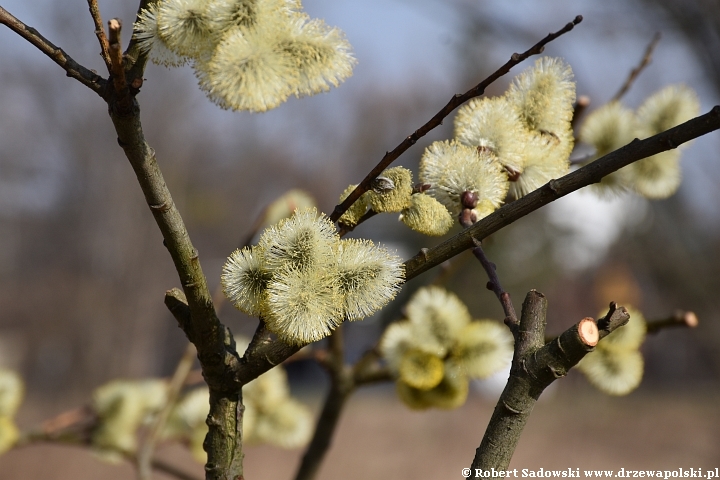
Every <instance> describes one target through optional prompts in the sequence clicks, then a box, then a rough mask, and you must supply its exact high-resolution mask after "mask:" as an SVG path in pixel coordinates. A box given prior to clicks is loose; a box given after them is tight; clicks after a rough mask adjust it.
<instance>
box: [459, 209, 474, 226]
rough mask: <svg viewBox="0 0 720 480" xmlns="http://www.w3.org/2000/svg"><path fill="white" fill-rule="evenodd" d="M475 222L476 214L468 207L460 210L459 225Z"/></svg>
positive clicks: (468, 224)
mask: <svg viewBox="0 0 720 480" xmlns="http://www.w3.org/2000/svg"><path fill="white" fill-rule="evenodd" d="M475 222H477V214H476V213H475V211H474V210H472V209H470V208H464V209H463V211H462V212H460V225H462V226H463V227H469V226H470V225H472V224H473V223H475Z"/></svg>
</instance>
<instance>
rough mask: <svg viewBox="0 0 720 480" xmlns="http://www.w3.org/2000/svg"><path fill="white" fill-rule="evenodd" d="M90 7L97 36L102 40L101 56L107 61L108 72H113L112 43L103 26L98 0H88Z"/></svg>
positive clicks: (99, 40)
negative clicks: (111, 60)
mask: <svg viewBox="0 0 720 480" xmlns="http://www.w3.org/2000/svg"><path fill="white" fill-rule="evenodd" d="M87 3H88V8H89V9H90V16H91V17H92V19H93V23H94V24H95V36H96V37H97V39H98V42H100V56H101V57H102V59H103V62H105V67H107V71H108V73H112V65H111V63H110V45H109V43H108V39H107V36H105V30H104V28H103V21H102V16H101V15H100V8H99V7H98V3H97V0H87Z"/></svg>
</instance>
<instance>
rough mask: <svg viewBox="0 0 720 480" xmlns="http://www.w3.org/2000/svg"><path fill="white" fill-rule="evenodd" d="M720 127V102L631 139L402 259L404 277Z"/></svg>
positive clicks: (415, 273) (409, 277) (448, 257)
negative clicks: (658, 130) (682, 120)
mask: <svg viewBox="0 0 720 480" xmlns="http://www.w3.org/2000/svg"><path fill="white" fill-rule="evenodd" d="M719 128H720V106H716V107H714V108H713V109H712V110H711V111H710V112H709V113H706V114H705V115H701V116H699V117H696V118H693V119H692V120H689V121H687V122H685V123H683V124H682V125H678V126H677V127H674V128H671V129H669V130H667V131H665V132H662V133H659V134H657V135H654V136H652V137H650V138H647V139H645V140H637V139H635V140H633V141H632V142H630V143H629V144H628V145H626V146H624V147H622V148H620V149H618V150H615V151H614V152H611V153H609V154H607V155H605V156H604V157H602V158H599V159H598V160H595V161H594V162H592V163H590V164H589V165H586V166H584V167H582V168H580V169H578V170H575V171H574V172H571V173H569V174H567V175H565V176H564V177H561V178H559V179H557V180H551V181H550V182H548V183H547V184H546V185H544V186H543V187H540V188H539V189H537V190H535V191H534V192H531V193H529V194H528V195H526V196H524V197H523V198H521V199H519V200H516V201H514V202H512V203H509V204H507V205H504V206H503V207H501V208H499V209H498V210H496V211H495V212H493V213H492V214H490V215H488V216H487V217H485V218H483V219H482V220H480V221H479V222H477V223H476V224H475V225H473V226H472V227H470V228H467V229H465V230H464V231H462V232H460V233H459V234H457V235H455V236H454V237H452V238H450V239H448V240H446V241H445V242H443V243H441V244H440V245H437V246H435V247H433V248H428V249H423V250H422V251H421V252H420V253H418V254H417V255H415V256H414V257H412V258H410V259H408V260H407V261H406V262H405V279H406V281H407V280H410V279H412V278H414V277H416V276H418V275H420V274H421V273H423V272H426V271H427V270H429V269H431V268H432V267H434V266H436V265H439V264H441V263H442V262H444V261H446V260H448V259H450V258H452V257H454V256H455V255H458V254H459V253H461V252H463V251H465V250H468V249H470V248H473V247H474V246H475V243H474V242H475V239H477V240H483V239H484V238H486V237H487V236H489V235H491V234H492V233H495V232H497V231H498V230H500V229H501V228H503V227H506V226H507V225H510V224H511V223H513V222H515V221H516V220H518V219H520V218H522V217H524V216H525V215H527V214H529V213H531V212H534V211H535V210H537V209H539V208H540V207H543V206H545V205H547V204H548V203H550V202H553V201H555V200H557V199H558V198H561V197H563V196H565V195H567V194H569V193H572V192H574V191H576V190H579V189H581V188H583V187H586V186H588V185H591V184H593V183H597V182H599V181H600V180H601V179H602V178H603V177H604V176H606V175H609V174H610V173H612V172H614V171H616V170H619V169H620V168H622V167H625V166H627V165H629V164H631V163H633V162H636V161H638V160H641V159H643V158H647V157H649V156H652V155H655V154H657V153H660V152H664V151H666V150H671V149H673V148H677V147H678V146H680V145H682V144H683V143H685V142H688V141H690V140H693V139H695V138H698V137H700V136H703V135H705V134H707V133H710V132H712V131H715V130H717V129H719Z"/></svg>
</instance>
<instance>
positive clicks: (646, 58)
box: [611, 32, 660, 102]
mask: <svg viewBox="0 0 720 480" xmlns="http://www.w3.org/2000/svg"><path fill="white" fill-rule="evenodd" d="M659 41H660V32H657V33H656V34H655V36H654V37H653V39H652V40H651V41H650V43H649V44H648V46H647V47H646V48H645V55H643V58H642V60H640V64H638V66H637V67H635V68H633V69H632V70H631V71H630V74H629V75H628V78H627V79H626V80H625V83H623V84H622V86H621V87H620V90H618V92H617V93H616V94H615V95H614V96H613V97H612V100H611V101H613V102H616V101H618V100H620V99H621V98H622V97H623V96H624V95H625V94H626V93H627V91H628V90H630V87H632V85H633V83H635V80H636V79H637V77H638V76H639V75H640V73H642V71H643V70H645V67H647V66H648V65H649V64H650V62H651V61H652V54H653V51H654V50H655V47H656V46H657V44H658V42H659Z"/></svg>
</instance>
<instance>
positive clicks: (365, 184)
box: [330, 15, 582, 222]
mask: <svg viewBox="0 0 720 480" xmlns="http://www.w3.org/2000/svg"><path fill="white" fill-rule="evenodd" d="M580 22H582V16H580V15H578V16H577V17H575V19H574V20H573V21H572V22H570V23H568V24H567V25H565V26H564V27H563V28H562V29H560V30H558V31H557V32H555V33H550V34H548V35H547V36H546V37H545V38H543V39H542V40H540V41H539V42H538V43H536V44H535V45H533V46H532V47H531V48H530V49H528V50H527V51H525V52H523V53H513V54H512V56H511V57H510V60H508V61H507V62H506V63H505V65H503V66H502V67H500V68H499V69H498V70H496V71H495V73H493V74H492V75H490V76H489V77H487V78H486V79H485V80H483V81H482V82H480V83H479V84H477V85H476V86H475V87H473V88H471V89H470V90H468V91H467V92H465V93H463V94H457V95H454V96H453V97H452V98H451V99H450V101H449V102H448V103H447V104H446V105H445V106H444V107H443V108H442V109H441V110H440V111H439V112H438V113H437V114H435V116H434V117H432V118H431V119H430V120H429V121H428V122H427V123H425V125H423V126H422V127H420V128H419V129H417V130H415V132H413V133H412V134H411V135H409V136H408V137H406V138H405V140H403V141H402V143H400V145H398V146H397V147H395V149H394V150H392V151H391V152H387V153H386V154H385V156H384V157H383V158H382V160H380V163H378V164H377V165H376V166H375V168H373V169H372V170H371V171H370V173H368V174H367V176H366V177H365V178H364V179H363V181H362V182H360V184H359V185H358V186H357V187H356V188H355V190H353V191H352V192H351V193H350V195H348V197H347V198H346V199H345V200H343V202H342V203H341V204H340V205H337V206H336V207H335V209H334V210H333V213H332V215H331V216H330V220H332V221H333V222H337V221H338V219H339V218H340V217H341V216H342V214H343V213H345V212H346V211H347V209H348V208H350V206H351V205H352V204H353V203H355V200H357V199H358V198H360V195H362V194H363V193H365V192H367V191H368V189H369V188H370V184H371V183H372V181H373V180H374V179H375V178H376V177H377V176H378V175H380V174H381V173H382V171H383V170H385V169H386V168H387V167H388V166H389V165H390V164H391V163H392V162H394V161H395V160H396V159H397V158H398V157H399V156H400V155H402V154H403V153H404V152H405V151H406V150H407V149H409V148H410V147H412V146H413V145H415V143H416V142H417V141H418V140H419V139H420V138H422V137H424V136H425V135H426V134H427V133H428V132H430V131H431V130H432V129H434V128H435V127H437V126H438V125H440V124H442V121H443V119H444V118H445V117H447V116H448V115H450V113H451V112H452V111H453V110H455V109H456V108H457V107H459V106H460V105H462V104H463V103H465V102H467V101H468V100H470V99H471V98H475V97H478V96H480V95H482V94H483V93H485V89H486V88H487V87H488V86H489V85H490V84H492V83H493V82H495V81H496V80H497V79H498V78H500V77H502V76H503V75H505V74H506V73H508V72H509V71H510V69H511V68H513V67H514V66H516V65H518V64H519V63H521V62H522V61H524V60H525V59H527V58H528V57H530V56H532V55H538V54H540V53H542V52H543V50H544V48H545V45H547V44H548V43H550V42H552V41H553V40H555V39H556V38H558V37H559V36H561V35H564V34H565V33H567V32H569V31H570V30H572V29H573V28H574V27H575V25H577V24H578V23H580Z"/></svg>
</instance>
